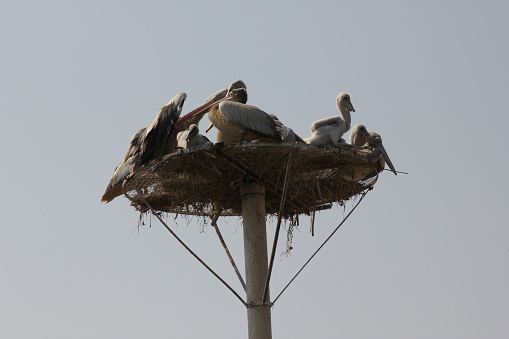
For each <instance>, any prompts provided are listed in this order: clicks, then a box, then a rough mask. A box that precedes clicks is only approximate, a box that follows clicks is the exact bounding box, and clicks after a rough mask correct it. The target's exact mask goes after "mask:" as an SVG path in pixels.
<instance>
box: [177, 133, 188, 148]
mask: <svg viewBox="0 0 509 339" xmlns="http://www.w3.org/2000/svg"><path fill="white" fill-rule="evenodd" d="M188 135H189V130H188V129H186V130H185V131H182V132H179V133H178V134H177V146H178V147H182V148H186V146H187V143H186V139H187V136H188Z"/></svg>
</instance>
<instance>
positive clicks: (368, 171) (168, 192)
mask: <svg viewBox="0 0 509 339" xmlns="http://www.w3.org/2000/svg"><path fill="white" fill-rule="evenodd" d="M370 153H371V151H370V150H369V149H365V148H360V147H356V146H351V145H347V144H344V145H341V146H339V147H317V146H311V145H302V144H290V145H281V144H274V143H248V144H243V145H241V146H239V145H223V144H207V145H203V146H200V147H197V148H193V149H186V150H180V151H177V152H175V153H172V154H169V155H167V156H165V157H164V158H163V159H162V160H160V161H159V162H157V163H156V164H154V165H152V166H145V167H143V168H141V169H140V170H138V171H137V172H136V173H134V175H133V176H132V177H131V178H130V179H128V180H127V181H126V182H125V183H124V192H127V193H128V197H129V199H130V200H131V204H132V206H134V208H135V209H136V210H138V211H140V212H141V213H145V212H147V211H148V210H149V208H148V207H147V204H148V205H149V206H150V207H151V208H152V209H153V210H154V211H156V212H169V213H177V214H192V215H201V216H205V215H212V214H215V213H219V214H220V215H222V216H239V215H241V214H242V201H241V195H240V187H241V185H242V184H243V183H247V182H250V181H253V180H254V181H257V182H260V183H262V184H263V185H264V186H265V189H266V197H265V201H266V213H267V214H272V215H276V214H278V211H279V209H280V204H281V197H282V196H283V192H284V189H285V175H286V174H287V173H288V179H287V180H286V181H287V183H286V192H287V193H286V199H285V201H284V205H283V209H282V217H283V218H285V219H288V218H292V217H295V216H298V215H299V214H308V215H309V214H310V213H311V212H313V211H317V210H323V209H328V208H331V207H332V205H333V203H342V202H343V201H345V200H348V199H350V198H351V197H353V196H356V195H358V194H359V193H361V192H362V191H364V190H365V189H367V188H368V187H370V186H372V185H373V184H374V182H375V181H376V177H377V172H376V170H375V166H374V165H373V164H371V163H370V162H369V161H368V160H367V157H368V156H369V154H370ZM359 173H361V176H360V177H359Z"/></svg>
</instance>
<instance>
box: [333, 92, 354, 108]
mask: <svg viewBox="0 0 509 339" xmlns="http://www.w3.org/2000/svg"><path fill="white" fill-rule="evenodd" d="M336 106H337V107H338V109H339V110H340V111H341V112H345V111H347V112H355V108H353V105H352V102H351V101H350V95H349V94H348V93H345V92H341V93H339V94H338V96H337V97H336Z"/></svg>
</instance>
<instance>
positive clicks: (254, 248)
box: [240, 182, 272, 339]
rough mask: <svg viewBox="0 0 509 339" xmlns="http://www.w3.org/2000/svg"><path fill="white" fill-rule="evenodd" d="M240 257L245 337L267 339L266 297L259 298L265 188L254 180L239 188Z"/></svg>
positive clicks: (262, 272) (262, 277)
mask: <svg viewBox="0 0 509 339" xmlns="http://www.w3.org/2000/svg"><path fill="white" fill-rule="evenodd" d="M240 194H241V196H242V223H243V228H244V259H245V266H246V301H247V303H248V304H250V305H251V306H249V307H248V308H247V326H248V333H249V336H248V338H249V339H271V338H272V326H271V319H270V305H268V301H269V300H270V296H269V295H268V294H267V303H265V302H263V301H262V298H263V293H264V288H265V280H266V279H267V271H268V259H267V231H266V225H265V187H264V186H263V185H262V184H260V183H257V182H253V183H249V184H244V185H243V186H242V187H241V190H240Z"/></svg>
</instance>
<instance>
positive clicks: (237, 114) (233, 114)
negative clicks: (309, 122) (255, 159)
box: [209, 88, 283, 144]
mask: <svg viewBox="0 0 509 339" xmlns="http://www.w3.org/2000/svg"><path fill="white" fill-rule="evenodd" d="M246 102H247V91H246V89H245V88H235V89H232V88H230V89H229V91H228V96H227V97H226V100H224V101H221V102H220V103H216V104H215V105H213V106H212V107H211V108H210V110H209V118H210V121H211V123H212V125H213V126H215V127H216V128H217V129H218V134H217V142H224V143H236V142H238V143H239V144H241V143H242V142H244V141H246V142H251V141H255V140H259V141H277V142H281V141H282V139H283V137H282V135H281V132H280V131H279V130H278V129H277V126H276V123H275V121H274V120H273V119H272V118H271V117H270V116H269V115H268V114H267V113H265V112H264V111H262V110H261V109H259V108H258V107H255V106H251V105H246V104H245V103H246Z"/></svg>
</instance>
